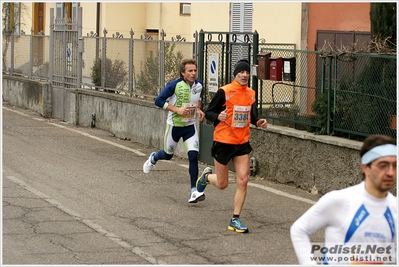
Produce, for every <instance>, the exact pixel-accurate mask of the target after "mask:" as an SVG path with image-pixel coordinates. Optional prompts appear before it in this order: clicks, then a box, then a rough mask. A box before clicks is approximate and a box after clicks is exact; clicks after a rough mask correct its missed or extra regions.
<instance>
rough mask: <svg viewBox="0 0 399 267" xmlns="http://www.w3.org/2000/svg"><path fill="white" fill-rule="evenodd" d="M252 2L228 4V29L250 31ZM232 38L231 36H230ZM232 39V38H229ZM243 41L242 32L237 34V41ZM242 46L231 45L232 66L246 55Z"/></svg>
mask: <svg viewBox="0 0 399 267" xmlns="http://www.w3.org/2000/svg"><path fill="white" fill-rule="evenodd" d="M252 17H253V3H246V2H245V3H234V2H233V3H231V4H230V31H232V32H252ZM230 38H232V36H231V37H230ZM230 41H232V39H231V40H230ZM243 42H244V34H237V43H243ZM247 54H248V52H247V51H246V49H245V48H244V47H240V46H232V55H231V61H232V68H233V66H234V64H235V63H236V62H237V61H238V60H240V59H243V58H247V57H248V55H247Z"/></svg>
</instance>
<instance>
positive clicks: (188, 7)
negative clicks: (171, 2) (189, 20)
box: [180, 3, 191, 16]
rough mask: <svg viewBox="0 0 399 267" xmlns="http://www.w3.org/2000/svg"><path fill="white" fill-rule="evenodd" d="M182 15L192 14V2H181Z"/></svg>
mask: <svg viewBox="0 0 399 267" xmlns="http://www.w3.org/2000/svg"><path fill="white" fill-rule="evenodd" d="M180 15H186V16H189V15H191V4H190V3H180Z"/></svg>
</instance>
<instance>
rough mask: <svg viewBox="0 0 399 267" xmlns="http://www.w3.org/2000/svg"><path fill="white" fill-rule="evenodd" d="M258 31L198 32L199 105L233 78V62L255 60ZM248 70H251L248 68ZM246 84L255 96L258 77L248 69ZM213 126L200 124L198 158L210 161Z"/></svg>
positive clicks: (206, 101) (206, 161) (205, 106)
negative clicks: (200, 83) (202, 87)
mask: <svg viewBox="0 0 399 267" xmlns="http://www.w3.org/2000/svg"><path fill="white" fill-rule="evenodd" d="M258 45H259V35H258V33H257V32H256V31H255V32H205V31H203V30H201V31H200V33H199V41H198V79H200V80H202V81H203V83H204V89H205V92H204V94H203V96H202V103H203V107H204V108H205V109H206V108H207V107H208V105H209V103H210V101H211V100H212V97H213V96H214V94H215V92H216V91H217V90H218V88H219V87H221V86H223V85H225V84H227V83H230V82H231V81H232V80H233V78H234V77H233V70H234V65H235V64H236V63H237V61H238V60H240V59H247V60H248V61H249V64H250V66H252V65H256V64H257V54H258ZM251 72H252V71H251ZM251 77H252V79H250V81H249V83H248V84H249V86H250V87H251V88H252V89H254V90H255V92H256V102H255V112H256V103H257V102H258V101H257V96H258V78H257V77H256V73H251ZM212 140H213V126H212V125H210V124H206V123H201V124H200V156H199V158H200V160H201V161H203V162H205V163H208V164H213V159H212V157H211V152H210V149H211V146H212V142H213V141H212Z"/></svg>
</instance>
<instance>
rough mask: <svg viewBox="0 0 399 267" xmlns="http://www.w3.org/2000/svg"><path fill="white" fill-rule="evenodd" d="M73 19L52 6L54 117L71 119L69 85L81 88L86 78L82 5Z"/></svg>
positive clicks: (51, 46)
mask: <svg viewBox="0 0 399 267" xmlns="http://www.w3.org/2000/svg"><path fill="white" fill-rule="evenodd" d="M76 12H77V16H73V19H70V18H66V17H55V16H54V8H51V9H50V53H49V82H50V84H51V85H52V114H53V117H56V118H59V119H62V120H64V121H68V120H69V113H70V112H69V109H70V108H69V107H70V105H69V97H67V96H68V93H69V91H68V90H65V89H67V88H80V85H81V81H82V51H83V47H82V46H83V39H82V38H81V36H82V8H81V7H77V8H76Z"/></svg>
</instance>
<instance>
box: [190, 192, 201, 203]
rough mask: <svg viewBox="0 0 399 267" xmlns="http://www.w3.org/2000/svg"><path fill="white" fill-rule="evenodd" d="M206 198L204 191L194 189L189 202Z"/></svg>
mask: <svg viewBox="0 0 399 267" xmlns="http://www.w3.org/2000/svg"><path fill="white" fill-rule="evenodd" d="M203 200H205V194H204V192H198V191H197V190H195V191H192V192H191V194H190V198H189V199H188V203H197V202H198V201H203Z"/></svg>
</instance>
